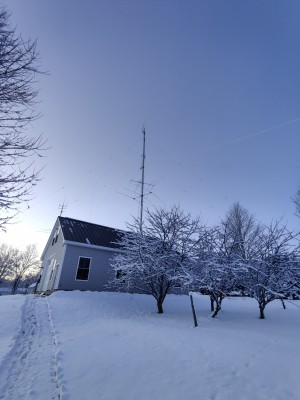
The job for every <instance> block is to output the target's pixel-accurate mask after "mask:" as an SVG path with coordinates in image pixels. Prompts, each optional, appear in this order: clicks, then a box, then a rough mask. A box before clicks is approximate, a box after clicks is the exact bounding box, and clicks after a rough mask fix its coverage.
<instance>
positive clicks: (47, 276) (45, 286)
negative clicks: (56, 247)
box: [41, 258, 55, 292]
mask: <svg viewBox="0 0 300 400" xmlns="http://www.w3.org/2000/svg"><path fill="white" fill-rule="evenodd" d="M54 265H55V259H54V258H52V259H50V260H48V265H47V269H46V271H45V272H44V273H45V278H44V279H43V283H42V287H41V291H42V292H45V291H46V290H47V289H48V286H49V282H50V279H51V276H52V269H53V266H54Z"/></svg>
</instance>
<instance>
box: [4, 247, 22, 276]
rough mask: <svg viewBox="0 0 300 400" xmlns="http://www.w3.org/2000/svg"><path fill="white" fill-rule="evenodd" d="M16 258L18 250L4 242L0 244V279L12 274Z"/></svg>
mask: <svg viewBox="0 0 300 400" xmlns="http://www.w3.org/2000/svg"><path fill="white" fill-rule="evenodd" d="M17 258H18V250H17V249H14V248H13V247H12V246H8V245H7V244H5V243H2V244H1V245H0V279H6V278H9V277H11V276H12V273H13V267H14V264H15V261H16V259H17Z"/></svg>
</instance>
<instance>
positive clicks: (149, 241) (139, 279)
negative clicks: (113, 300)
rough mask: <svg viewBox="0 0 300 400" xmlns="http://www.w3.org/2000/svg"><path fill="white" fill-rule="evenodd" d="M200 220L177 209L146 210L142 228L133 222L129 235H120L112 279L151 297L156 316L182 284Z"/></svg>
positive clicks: (137, 221) (131, 289)
mask: <svg viewBox="0 0 300 400" xmlns="http://www.w3.org/2000/svg"><path fill="white" fill-rule="evenodd" d="M198 226H199V220H198V219H192V218H191V216H190V214H186V213H184V212H183V211H182V210H181V209H180V208H179V207H177V206H173V207H172V208H171V209H170V210H163V209H159V210H154V211H149V210H147V211H146V215H145V219H144V223H143V229H142V231H141V230H140V221H139V220H138V219H134V221H133V223H132V224H129V225H128V230H129V232H125V233H124V234H123V235H122V239H121V241H120V243H119V244H120V247H121V248H122V249H123V253H120V254H118V255H116V257H115V258H114V260H113V268H114V270H115V274H116V275H115V279H114V280H113V281H112V282H111V283H112V284H113V285H114V286H117V287H119V288H120V289H123V290H127V291H134V292H141V293H146V294H150V295H152V296H153V297H154V298H155V300H156V304H157V311H158V313H163V302H164V300H165V297H166V295H167V294H168V293H169V292H170V290H171V289H172V288H174V286H179V285H182V279H183V272H182V271H183V269H184V268H187V266H188V264H190V263H191V260H192V255H193V254H192V253H193V251H194V248H195V241H196V239H197V232H198Z"/></svg>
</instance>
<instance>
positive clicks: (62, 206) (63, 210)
mask: <svg viewBox="0 0 300 400" xmlns="http://www.w3.org/2000/svg"><path fill="white" fill-rule="evenodd" d="M67 205H68V204H67V203H66V202H65V200H64V201H63V203H62V204H60V205H59V206H58V207H59V208H60V214H59V216H60V217H61V216H62V215H63V213H64V212H65V210H66V209H67Z"/></svg>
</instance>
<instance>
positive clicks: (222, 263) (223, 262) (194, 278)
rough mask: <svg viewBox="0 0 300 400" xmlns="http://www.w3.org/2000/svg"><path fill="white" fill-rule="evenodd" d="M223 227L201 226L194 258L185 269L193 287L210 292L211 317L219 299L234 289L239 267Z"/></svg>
mask: <svg viewBox="0 0 300 400" xmlns="http://www.w3.org/2000/svg"><path fill="white" fill-rule="evenodd" d="M222 228H223V227H222V226H220V227H217V228H214V229H207V228H204V229H202V232H201V235H199V240H198V243H197V258H196V260H195V262H194V263H193V268H192V269H190V271H188V273H187V277H188V279H187V280H186V282H188V284H189V287H190V288H192V289H193V291H198V292H200V293H202V294H206V295H209V297H210V300H211V311H213V314H212V317H216V316H217V314H218V312H219V311H220V310H221V304H222V300H223V299H224V298H225V297H226V296H228V295H229V294H230V293H231V292H232V291H234V290H236V287H237V285H238V283H239V275H240V273H241V269H242V267H241V266H240V264H239V263H237V262H236V257H235V256H233V255H232V254H231V252H228V249H227V247H226V240H225V238H224V230H223V229H222Z"/></svg>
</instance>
